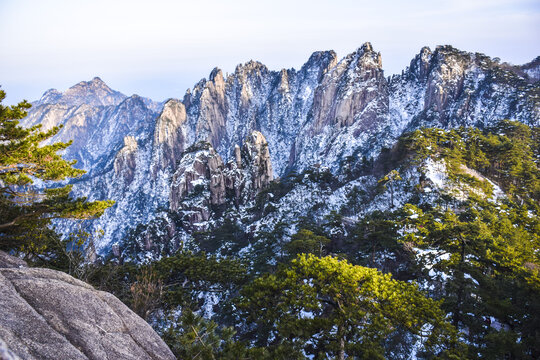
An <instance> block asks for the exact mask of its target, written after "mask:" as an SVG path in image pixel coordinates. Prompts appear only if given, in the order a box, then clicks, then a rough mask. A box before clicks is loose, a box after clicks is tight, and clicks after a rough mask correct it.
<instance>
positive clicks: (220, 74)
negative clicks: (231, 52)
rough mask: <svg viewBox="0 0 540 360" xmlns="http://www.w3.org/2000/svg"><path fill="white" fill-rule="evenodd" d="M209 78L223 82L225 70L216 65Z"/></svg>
mask: <svg viewBox="0 0 540 360" xmlns="http://www.w3.org/2000/svg"><path fill="white" fill-rule="evenodd" d="M208 80H210V81H212V82H216V81H219V82H223V72H222V71H221V69H220V68H217V67H215V68H214V69H213V70H212V72H211V73H210V76H209V77H208Z"/></svg>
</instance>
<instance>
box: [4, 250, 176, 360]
mask: <svg viewBox="0 0 540 360" xmlns="http://www.w3.org/2000/svg"><path fill="white" fill-rule="evenodd" d="M0 339H2V340H3V341H4V342H5V343H6V344H7V347H8V349H9V350H10V351H11V352H12V353H13V354H15V355H16V356H18V357H19V358H21V359H40V360H41V359H55V360H56V359H70V360H75V359H95V360H103V359H137V360H138V359H153V360H154V359H155V360H157V359H174V358H175V357H174V355H173V354H172V352H171V351H170V349H169V348H168V347H167V345H165V343H164V342H163V340H161V338H160V337H159V336H158V335H157V334H156V333H155V332H154V330H152V328H151V327H150V325H148V324H147V323H146V322H145V321H144V320H143V319H141V318H140V317H139V316H137V315H136V314H135V313H133V312H132V311H131V310H130V309H129V308H128V307H127V306H126V305H124V304H123V303H122V302H121V301H120V300H118V299H117V298H116V297H115V296H113V295H111V294H109V293H107V292H103V291H98V290H95V289H94V288H93V287H91V286H90V285H88V284H86V283H84V282H82V281H79V280H76V279H75V278H73V277H71V276H69V275H67V274H65V273H62V272H59V271H55V270H50V269H40V268H28V267H27V266H26V264H25V263H24V262H22V261H21V260H19V259H16V258H13V257H11V256H9V255H7V254H6V253H4V252H2V251H0Z"/></svg>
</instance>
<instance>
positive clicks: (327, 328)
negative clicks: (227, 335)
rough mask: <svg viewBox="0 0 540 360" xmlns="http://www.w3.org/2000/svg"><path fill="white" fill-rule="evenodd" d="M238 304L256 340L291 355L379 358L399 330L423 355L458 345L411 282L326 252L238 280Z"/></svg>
mask: <svg viewBox="0 0 540 360" xmlns="http://www.w3.org/2000/svg"><path fill="white" fill-rule="evenodd" d="M238 306H239V307H240V308H241V309H242V310H243V311H245V314H246V316H247V319H248V322H252V323H254V324H256V328H255V330H254V332H255V334H256V335H255V336H256V343H257V344H258V345H259V346H263V347H266V348H267V349H269V351H270V352H272V351H281V350H282V349H283V348H287V349H289V353H290V354H291V356H293V358H302V357H301V356H300V355H299V354H306V355H311V356H314V358H316V359H326V358H328V357H329V356H330V357H335V358H338V359H344V358H345V356H352V357H354V358H359V359H383V358H384V356H385V348H384V344H385V340H386V339H387V338H388V337H389V336H390V335H391V334H392V333H394V332H396V331H398V329H401V330H404V331H406V332H408V333H410V334H412V335H414V336H417V337H418V338H419V339H423V340H421V343H422V350H421V352H422V353H423V354H424V355H425V356H450V355H451V354H452V353H455V352H456V351H458V350H457V349H456V348H454V345H455V338H454V330H453V328H452V326H451V325H450V324H448V323H447V322H446V321H445V320H444V317H445V316H444V313H443V312H442V311H441V309H440V308H439V304H438V303H437V302H435V301H434V300H432V299H429V298H427V297H425V295H424V294H423V293H421V292H420V291H419V290H418V288H417V286H416V285H414V284H408V283H405V282H400V281H397V280H394V279H392V278H391V275H389V274H382V273H380V272H378V271H377V270H376V269H373V268H366V267H361V266H355V265H351V264H349V263H348V262H347V261H345V260H339V259H337V258H334V257H330V256H328V257H324V258H319V257H316V256H314V255H312V254H310V255H305V254H302V255H299V256H298V257H297V258H296V259H294V260H293V261H292V262H291V263H290V264H289V265H288V266H283V267H282V268H281V269H280V270H279V271H278V272H277V273H276V274H269V275H264V276H262V277H260V278H258V279H256V280H255V281H254V282H253V283H251V284H250V285H248V286H246V287H244V289H243V290H242V296H241V297H240V299H239V301H238ZM293 354H295V355H293Z"/></svg>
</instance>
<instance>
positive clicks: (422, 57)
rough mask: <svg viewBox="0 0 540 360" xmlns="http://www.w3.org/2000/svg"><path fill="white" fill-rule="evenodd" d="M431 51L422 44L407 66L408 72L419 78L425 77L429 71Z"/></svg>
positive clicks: (423, 78)
mask: <svg viewBox="0 0 540 360" xmlns="http://www.w3.org/2000/svg"><path fill="white" fill-rule="evenodd" d="M432 55H433V53H432V52H431V49H430V48H429V47H427V46H424V47H423V48H422V49H421V50H420V53H418V54H417V55H416V56H415V57H414V58H413V59H412V60H411V64H410V66H409V72H410V74H411V75H413V76H415V77H416V78H417V79H419V80H425V79H427V76H428V73H429V64H430V62H431V58H432Z"/></svg>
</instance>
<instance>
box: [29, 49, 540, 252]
mask: <svg viewBox="0 0 540 360" xmlns="http://www.w3.org/2000/svg"><path fill="white" fill-rule="evenodd" d="M539 66H540V64H539V62H538V58H537V59H535V60H534V61H532V62H531V63H529V64H525V65H522V66H512V65H509V64H506V63H500V61H499V60H498V59H492V58H489V57H488V56H485V55H483V54H479V53H468V52H463V51H460V50H457V49H455V48H453V47H451V46H438V47H437V48H436V49H435V50H433V51H432V50H430V49H429V48H427V47H425V48H422V49H421V51H420V53H419V54H418V55H416V56H415V57H414V58H413V59H412V60H411V63H410V65H409V66H408V67H407V68H406V69H404V71H403V72H402V73H401V74H399V75H394V76H391V77H385V75H384V71H383V66H382V57H381V54H380V53H378V52H376V51H375V50H374V49H373V47H372V45H371V44H370V43H365V44H364V45H362V46H361V47H360V48H359V49H357V50H356V51H355V52H353V53H351V54H349V55H347V56H346V57H344V58H343V59H341V60H338V59H337V55H336V53H335V52H333V51H325V52H315V53H314V54H312V55H311V57H310V58H309V59H308V61H307V62H306V63H305V64H304V65H303V66H302V67H301V68H300V69H299V70H296V69H283V70H281V71H271V70H269V69H268V68H267V67H266V66H264V65H263V64H261V63H259V62H255V61H249V62H247V63H245V64H242V65H238V66H237V68H236V69H235V71H234V73H232V74H230V75H228V76H227V77H224V75H223V72H222V71H221V70H219V69H217V68H216V69H214V70H212V72H211V73H210V75H209V77H208V79H202V80H201V81H199V82H198V83H197V84H196V85H195V86H194V87H193V89H190V90H188V92H187V93H186V94H185V95H184V97H183V98H182V100H180V99H169V100H167V101H166V102H164V103H156V102H153V101H151V100H149V99H144V98H141V97H139V96H137V95H133V96H131V97H127V96H125V95H122V94H120V93H118V92H116V91H113V90H111V89H110V88H109V87H108V86H107V85H105V84H104V83H103V82H102V81H101V80H100V79H99V78H94V79H93V80H92V81H89V82H81V83H79V84H77V85H75V86H73V87H72V88H70V89H68V90H67V91H65V92H64V93H61V92H59V91H57V90H49V91H47V92H46V93H45V94H44V95H43V97H42V98H41V99H40V100H39V101H37V102H35V103H34V107H33V108H32V109H31V110H30V113H29V116H28V117H27V119H26V120H25V125H27V126H30V125H33V124H38V123H41V124H43V126H44V128H50V127H51V126H55V125H63V128H62V129H61V130H60V132H59V133H58V134H57V135H56V136H55V137H54V138H53V139H52V140H51V141H59V140H61V141H68V140H71V139H73V140H74V142H73V144H72V146H71V147H70V148H68V150H67V151H66V153H65V156H66V158H69V159H76V160H78V161H79V166H80V167H82V168H84V169H85V170H87V171H88V173H87V174H86V175H85V176H83V177H82V178H80V179H77V180H75V181H74V184H75V187H74V193H75V194H76V195H83V196H88V197H89V198H90V199H113V200H115V201H116V202H117V203H116V205H115V206H114V207H113V208H111V209H109V210H108V211H107V212H106V213H105V215H104V216H103V217H101V218H100V219H98V220H95V221H93V223H92V224H91V225H90V226H91V228H93V229H98V228H101V229H103V230H104V232H105V234H104V236H103V237H102V238H100V239H96V243H95V246H96V248H97V249H98V251H99V252H100V253H102V254H104V253H108V252H110V251H111V250H112V251H113V252H115V253H119V252H120V251H121V250H119V249H121V248H123V247H125V244H126V243H127V242H129V241H131V242H134V243H136V244H138V245H137V246H138V247H140V248H141V249H145V250H148V251H150V250H152V251H153V252H154V253H156V254H159V253H160V252H163V251H165V252H170V251H172V250H173V249H175V248H177V247H179V246H181V244H184V245H186V244H187V245H190V244H191V245H193V241H192V237H193V234H194V232H201V231H208V230H210V229H212V228H215V227H217V226H220V224H222V223H223V221H224V219H226V218H233V219H235V221H237V222H238V224H240V225H239V226H241V227H242V229H243V230H244V231H246V232H248V233H251V234H254V236H255V235H256V234H258V233H259V232H260V231H263V230H264V229H266V230H268V229H269V227H272V226H274V225H275V224H276V223H277V222H279V221H280V220H283V219H288V220H290V221H297V220H298V219H299V218H300V217H302V216H306V214H311V215H313V216H315V217H319V218H322V217H323V216H325V215H327V214H328V213H329V212H330V211H332V210H339V208H340V207H341V206H342V205H343V203H344V202H346V194H347V193H348V192H350V190H351V189H352V188H353V187H357V188H360V189H361V188H365V187H367V186H372V185H373V184H374V183H375V184H376V182H377V179H376V177H375V176H374V175H370V176H364V177H362V176H360V175H359V174H361V171H360V172H359V171H356V170H357V169H361V168H362V166H363V165H362V164H373V163H374V162H377V161H379V160H380V159H381V156H382V155H384V154H385V153H387V151H388V149H391V148H392V147H393V146H394V144H395V143H396V141H397V139H398V138H399V137H400V136H401V135H402V134H403V133H404V132H410V131H412V130H415V129H418V128H421V127H440V128H442V129H451V128H456V127H460V126H474V127H478V128H481V129H482V128H487V127H490V126H492V125H494V124H495V123H496V122H497V121H499V120H501V119H512V120H517V121H519V122H522V123H524V124H527V125H530V126H539V125H540V106H539V105H540V104H539V102H540V97H539V90H540V86H539V83H538V73H539ZM383 157H384V156H383ZM355 169H356V170H355ZM353 170H355V171H353ZM295 174H304V175H305V176H306V179H305V181H304V180H302V179H300V178H299V179H298V181H293V182H291V181H286V180H287V179H289V180H290V179H292V178H294V175H295ZM310 177H311V178H318V179H323V180H324V179H335V181H334V180H332V181H330V182H329V185H328V186H322V187H321V186H320V184H319V185H314V183H313V182H310V181H309V178H310ZM280 178H281V180H279V179H280ZM273 179H275V180H274V181H272V180H273ZM332 182H333V183H332ZM330 183H332V184H330ZM268 186H274V187H276V186H277V187H281V190H280V191H282V192H285V193H284V194H281V195H282V196H281V197H280V198H279V199H277V198H275V199H274V200H273V201H274V202H272V201H270V200H271V199H268V196H270V195H272V196H273V193H268V192H265V189H266V188H267V187H268ZM261 191H262V193H261ZM262 196H266V199H267V200H269V201H268V204H267V205H266V206H263V207H262V208H261V199H262ZM271 204H273V205H272V206H274V207H275V208H277V210H276V211H271V209H270V210H269V209H268V206H269V205H271ZM317 204H319V205H317ZM385 204H387V202H386V201H384V202H374V203H373V204H372V206H371V208H372V209H376V208H382V207H383V206H386V205H385ZM315 205H317V206H318V208H317V209H315V207H316V206H315ZM57 226H58V228H59V229H60V230H62V231H63V232H68V231H70V229H72V228H73V225H70V224H69V223H67V222H59V223H58V224H57ZM291 231H292V230H291ZM130 239H131V240H130ZM191 245H190V246H191ZM193 246H195V245H193ZM241 250H242V248H240V249H238V251H241ZM248 250H249V249H248V248H247V247H246V248H245V249H244V251H248Z"/></svg>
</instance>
